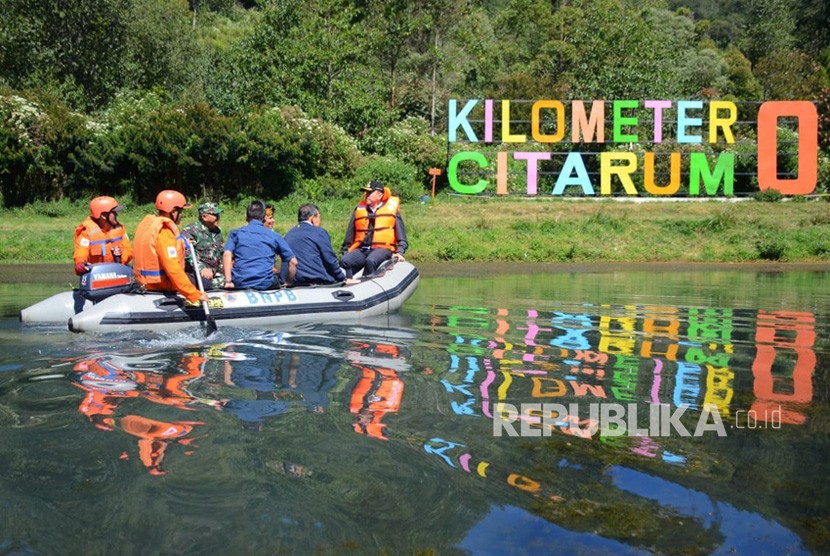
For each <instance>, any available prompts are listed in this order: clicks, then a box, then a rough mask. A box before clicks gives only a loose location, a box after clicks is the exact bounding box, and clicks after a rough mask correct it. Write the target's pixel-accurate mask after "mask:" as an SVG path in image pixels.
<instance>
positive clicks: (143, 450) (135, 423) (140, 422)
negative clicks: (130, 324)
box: [74, 355, 204, 475]
mask: <svg viewBox="0 0 830 556" xmlns="http://www.w3.org/2000/svg"><path fill="white" fill-rule="evenodd" d="M203 361H204V358H203V357H199V356H194V355H189V356H185V358H184V360H183V361H182V368H183V369H184V371H185V372H184V373H183V374H175V375H166V374H163V373H157V372H148V371H125V370H123V369H121V368H119V367H117V366H116V365H114V364H113V363H112V361H111V360H110V359H109V358H107V357H106V356H104V357H95V358H92V359H89V360H86V361H81V362H79V363H78V364H77V365H75V368H74V370H75V371H76V372H78V373H79V374H78V375H76V377H75V380H76V382H75V384H76V385H77V386H78V387H79V388H82V389H83V390H86V392H87V395H86V397H85V398H84V400H83V401H82V402H81V405H80V407H79V408H78V410H79V411H80V412H81V413H83V414H84V415H86V416H87V418H88V419H89V420H90V421H91V422H92V423H93V424H94V425H95V426H96V427H98V428H100V429H102V430H107V431H111V430H114V428H115V421H114V419H113V415H114V414H115V410H116V408H117V407H118V404H120V403H121V401H122V400H123V399H128V398H144V399H147V400H148V401H151V402H154V403H159V404H163V405H170V406H174V407H176V408H178V409H187V410H191V409H192V408H190V407H187V404H189V403H192V402H193V401H195V398H194V397H193V396H192V395H190V394H189V393H188V392H187V390H186V385H187V383H188V382H189V381H191V380H193V379H195V378H198V377H200V376H201V374H202V367H201V365H202V362H203ZM202 424H204V423H201V422H194V421H173V422H171V423H166V422H162V421H154V420H152V419H147V418H145V417H140V416H137V415H127V416H125V417H123V418H122V419H121V427H122V428H123V429H124V430H125V431H127V432H128V433H130V434H132V435H133V436H138V437H139V438H140V440H139V442H138V445H139V454H140V457H141V461H142V462H143V463H144V465H146V466H147V467H148V469H149V470H150V472H151V473H153V474H154V475H160V474H164V471H161V470H160V468H159V466H160V464H161V461H162V459H163V458H164V452H165V450H166V448H167V445H168V444H169V443H170V442H178V443H181V444H187V443H189V442H190V441H191V440H192V439H185V438H182V437H184V436H185V435H187V434H188V433H190V431H191V430H193V425H202Z"/></svg>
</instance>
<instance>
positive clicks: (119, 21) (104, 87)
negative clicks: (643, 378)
mask: <svg viewBox="0 0 830 556" xmlns="http://www.w3.org/2000/svg"><path fill="white" fill-rule="evenodd" d="M2 9H3V17H2V18H0V59H2V61H3V77H4V80H6V82H7V83H8V84H9V85H10V86H12V87H15V88H26V87H33V86H37V85H39V84H41V85H47V84H48V85H51V86H52V87H54V88H55V89H57V90H59V91H62V92H63V94H64V96H65V97H66V98H68V99H70V100H72V101H74V104H76V105H77V107H78V108H96V107H99V106H101V105H103V104H104V103H106V102H107V101H108V100H109V99H111V98H112V96H113V95H114V94H115V92H116V91H117V90H118V88H119V87H120V86H121V85H122V83H123V79H124V69H123V67H122V66H121V63H120V62H121V59H122V56H123V54H124V50H125V47H126V45H125V36H126V30H127V28H128V17H129V14H130V0H87V1H84V2H75V1H72V0H4V2H3V5H2Z"/></svg>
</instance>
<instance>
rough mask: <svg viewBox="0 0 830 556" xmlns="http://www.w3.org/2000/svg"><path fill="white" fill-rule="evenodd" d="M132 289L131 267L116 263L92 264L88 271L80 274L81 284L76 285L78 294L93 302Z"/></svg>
mask: <svg viewBox="0 0 830 556" xmlns="http://www.w3.org/2000/svg"><path fill="white" fill-rule="evenodd" d="M132 289H133V269H132V268H130V267H128V266H127V265H124V264H118V263H102V264H96V265H92V268H91V269H90V271H89V272H86V273H84V274H82V275H81V284H80V286H79V287H78V291H79V292H80V294H81V295H82V296H84V297H85V298H86V299H89V300H90V301H92V302H93V303H98V302H99V301H101V300H102V299H104V298H106V297H109V296H111V295H115V294H117V293H126V292H129V291H131V290H132Z"/></svg>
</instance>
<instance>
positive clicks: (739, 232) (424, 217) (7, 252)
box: [0, 194, 830, 263]
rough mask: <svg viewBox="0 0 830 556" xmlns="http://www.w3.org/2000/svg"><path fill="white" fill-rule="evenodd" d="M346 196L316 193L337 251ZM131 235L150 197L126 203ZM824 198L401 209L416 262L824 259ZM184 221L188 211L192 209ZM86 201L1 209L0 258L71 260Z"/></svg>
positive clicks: (461, 201)
mask: <svg viewBox="0 0 830 556" xmlns="http://www.w3.org/2000/svg"><path fill="white" fill-rule="evenodd" d="M357 201H358V199H357V198H355V199H354V200H353V201H322V202H319V203H318V205H319V206H320V208H321V211H322V213H323V226H324V227H325V228H326V229H328V230H329V232H330V233H331V236H332V240H333V242H334V244H335V250H337V251H338V252H339V247H340V242H341V241H342V240H343V234H344V232H345V228H346V225H347V223H348V219H349V216H350V214H351V211H352V209H353V208H354V205H355V204H356V203H357ZM300 202H301V201H300V200H296V199H294V200H283V201H281V202H279V203H275V204H276V205H277V224H276V226H277V230H278V231H280V232H283V233H284V232H285V231H286V230H287V229H288V228H290V227H291V226H293V225H294V224H295V223H296V212H297V208H298V206H299V204H300ZM246 204H247V200H245V201H240V202H239V203H224V204H223V205H222V206H223V207H224V209H225V212H224V213H223V215H222V226H223V229H224V230H225V232H226V233H227V231H228V230H230V229H232V228H235V227H237V226H241V225H243V224H244V223H245V206H246ZM125 206H126V210H124V211H123V212H122V213H121V218H120V220H121V222H122V223H123V224H124V225H125V226H126V227H127V230H128V232H129V233H130V235H132V233H133V232H134V230H135V229H136V227H137V225H138V223H139V221H140V220H141V218H143V216H144V215H145V214H147V213H149V212H153V211H154V209H153V207H152V205H143V206H136V205H131V204H129V203H125ZM828 208H829V207H828V204H827V203H826V202H823V201H822V200H802V201H801V202H799V201H784V202H780V201H779V202H759V201H756V200H751V199H750V200H745V201H741V202H731V201H716V200H708V201H704V202H697V201H694V202H684V201H660V202H656V201H655V202H637V201H635V200H626V201H617V200H611V199H603V200H592V199H563V198H550V197H538V198H516V197H511V198H495V197H493V198H490V197H487V198H481V197H476V198H472V197H455V196H448V195H443V194H441V195H438V196H437V197H436V198H435V199H430V200H428V201H427V202H426V203H424V204H420V203H414V204H413V203H409V204H405V205H404V207H403V212H404V217H405V221H406V226H407V231H408V234H409V241H410V249H409V251H408V253H407V258H409V259H410V260H412V261H413V262H415V263H418V262H424V263H435V262H442V261H455V262H497V261H501V262H524V261H527V262H669V261H671V262H759V261H780V262H828V261H830V210H828ZM189 212H190V213H189V214H187V215H186V216H185V218H184V219H183V222H182V224H189V223H190V222H192V221H193V220H194V219H195V218H196V214H197V213H196V210H195V209H192V210H191V211H189ZM86 215H87V205H86V203H70V202H68V201H62V202H54V203H46V202H43V203H35V204H32V205H28V206H26V207H24V208H20V209H7V210H3V211H2V212H0V237H2V241H0V263H40V262H50V263H61V262H66V263H69V262H70V261H71V260H72V238H73V232H74V229H75V227H76V225H77V224H78V223H79V222H80V221H81V220H82V219H83V218H84V217H85V216H86Z"/></svg>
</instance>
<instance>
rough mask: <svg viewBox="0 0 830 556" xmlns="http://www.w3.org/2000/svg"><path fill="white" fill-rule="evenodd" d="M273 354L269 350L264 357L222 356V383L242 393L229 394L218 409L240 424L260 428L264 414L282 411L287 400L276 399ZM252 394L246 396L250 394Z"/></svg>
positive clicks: (273, 414)
mask: <svg viewBox="0 0 830 556" xmlns="http://www.w3.org/2000/svg"><path fill="white" fill-rule="evenodd" d="M275 357H276V356H275V354H274V353H271V352H269V353H268V358H267V360H262V359H255V358H253V357H251V358H248V357H243V358H239V359H236V360H234V361H233V362H231V361H230V360H225V366H224V383H225V385H227V386H233V387H235V389H237V390H239V391H240V394H241V393H242V392H243V391H245V395H246V397H242V396H241V395H240V396H233V397H231V398H230V399H228V400H227V401H224V402H223V404H222V410H223V411H226V412H228V413H232V414H234V415H236V416H237V417H239V419H240V420H241V421H242V426H243V427H244V428H245V429H250V430H256V431H259V430H262V426H263V421H264V419H265V418H266V417H273V416H275V415H282V414H283V413H285V412H286V411H288V407H289V404H288V403H287V402H285V401H278V400H277V399H276V395H275V392H276V389H277V388H276V382H277V380H276V372H275V370H274V359H275ZM251 395H252V396H253V397H250V396H251Z"/></svg>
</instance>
